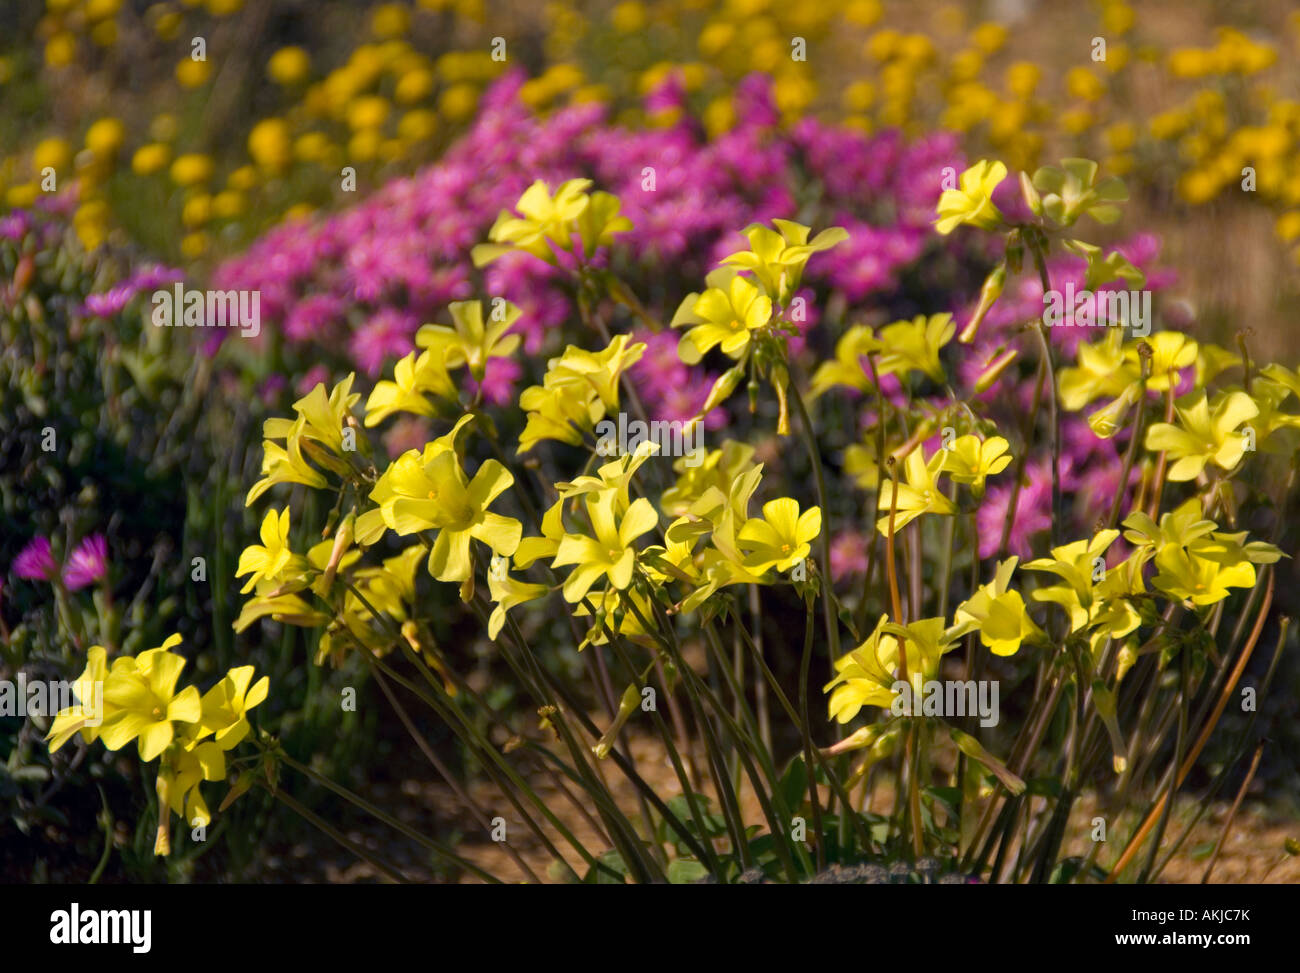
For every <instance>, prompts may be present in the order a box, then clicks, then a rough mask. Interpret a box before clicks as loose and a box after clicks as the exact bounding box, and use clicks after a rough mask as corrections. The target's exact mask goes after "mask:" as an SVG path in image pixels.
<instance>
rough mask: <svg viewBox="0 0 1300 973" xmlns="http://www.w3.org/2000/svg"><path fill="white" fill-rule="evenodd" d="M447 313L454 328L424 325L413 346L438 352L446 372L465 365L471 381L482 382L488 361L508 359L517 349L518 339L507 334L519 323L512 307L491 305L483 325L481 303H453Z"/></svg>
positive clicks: (511, 305) (509, 305) (516, 310)
mask: <svg viewBox="0 0 1300 973" xmlns="http://www.w3.org/2000/svg"><path fill="white" fill-rule="evenodd" d="M448 310H449V311H451V319H452V321H453V322H454V325H455V326H454V328H448V327H446V326H444V325H440V324H426V325H425V326H424V327H422V328H420V330H419V331H418V332H416V335H415V343H416V344H417V345H419V346H420V347H421V348H430V349H435V350H436V351H441V353H442V356H443V363H444V364H445V365H446V366H447V367H448V368H459V367H460V366H462V365H468V366H469V370H470V374H471V375H473V376H474V380H475V381H478V382H481V381H483V373H484V371H485V369H486V368H487V363H488V361H489V359H492V358H507V357H509V356H510V355H512V354H513V353H514V351H515V349H516V348H518V347H519V342H520V337H519V335H517V334H507V333H506V332H508V331H509V330H510V329H511V328H512V327H514V324H515V322H516V321H517V320H519V314H520V312H519V308H517V307H515V306H514V305H513V304H510V303H508V302H505V303H502V304H501V305H500V306H498V305H496V304H495V303H494V305H493V308H492V312H491V314H490V321H489V323H488V324H486V325H485V324H484V323H483V304H482V303H481V302H480V301H453V302H452V303H451V304H450V305H448Z"/></svg>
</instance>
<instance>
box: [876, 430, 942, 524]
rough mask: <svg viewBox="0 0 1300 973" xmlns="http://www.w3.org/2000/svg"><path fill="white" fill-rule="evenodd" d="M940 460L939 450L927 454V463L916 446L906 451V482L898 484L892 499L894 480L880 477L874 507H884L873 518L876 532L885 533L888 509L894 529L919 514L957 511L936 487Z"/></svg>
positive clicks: (937, 485) (888, 516) (940, 452)
mask: <svg viewBox="0 0 1300 973" xmlns="http://www.w3.org/2000/svg"><path fill="white" fill-rule="evenodd" d="M943 460H944V457H943V450H940V451H939V452H937V453H935V454H934V455H933V456H931V457H930V462H928V463H927V462H926V461H925V456H924V455H923V452H922V449H921V447H920V446H918V447H916V448H915V449H913V450H912V451H911V452H910V453H908V454H907V460H906V461H905V465H904V467H903V470H904V474H905V478H906V482H904V483H900V484H899V485H898V500H897V501H895V500H894V481H893V480H892V479H890V478H888V477H885V478H882V479H881V483H880V501H879V503H878V504H877V508H878V509H879V510H882V511H884V516H883V517H881V518H880V519H879V520H878V521H876V529H877V530H879V531H880V533H882V534H885V535H888V533H889V520H890V514H889V512H890V510H891V509H893V510H894V518H893V520H894V532H895V533H897V532H898V531H900V530H902V529H903V527H904V526H906V525H907V524H909V523H911V522H912V521H913V520H915V519H916V518H917V517H919V516H921V515H922V514H927V513H933V514H941V515H944V516H947V515H951V514H955V513H956V512H957V508H956V506H954V504H953V502H952V501H951V500H949V499H948V498H947V497H946V496H944V494H943V491H942V490H940V489H939V483H938V477H939V471H940V469H941V468H942V466H943Z"/></svg>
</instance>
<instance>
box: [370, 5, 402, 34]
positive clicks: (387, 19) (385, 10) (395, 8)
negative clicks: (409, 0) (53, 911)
mask: <svg viewBox="0 0 1300 973" xmlns="http://www.w3.org/2000/svg"><path fill="white" fill-rule="evenodd" d="M410 29H411V12H410V11H409V10H408V9H407V8H406V7H404V6H402V5H401V4H400V3H381V4H380V5H379V6H377V7H376V8H375V9H374V12H373V13H372V14H371V15H370V31H371V33H373V34H374V35H375V36H376V37H378V38H381V39H387V38H391V37H401V36H402V35H403V34H405V33H406V32H407V31H409V30H410Z"/></svg>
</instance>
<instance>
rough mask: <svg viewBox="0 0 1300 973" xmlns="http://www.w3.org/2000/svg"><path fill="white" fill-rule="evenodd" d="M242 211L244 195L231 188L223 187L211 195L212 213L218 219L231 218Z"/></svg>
mask: <svg viewBox="0 0 1300 973" xmlns="http://www.w3.org/2000/svg"><path fill="white" fill-rule="evenodd" d="M243 211H244V197H243V196H242V195H241V194H240V193H237V192H235V191H234V190H233V189H225V190H222V191H221V192H219V193H217V194H216V195H215V196H213V197H212V215H213V216H215V217H216V218H217V219H219V220H228V219H233V218H234V217H236V216H238V215H239V214H240V213H242V212H243Z"/></svg>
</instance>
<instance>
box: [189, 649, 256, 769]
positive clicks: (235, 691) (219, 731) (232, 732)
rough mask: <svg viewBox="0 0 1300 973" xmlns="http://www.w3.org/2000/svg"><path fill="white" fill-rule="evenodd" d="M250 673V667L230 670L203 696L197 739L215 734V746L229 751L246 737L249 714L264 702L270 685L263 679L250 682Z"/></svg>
mask: <svg viewBox="0 0 1300 973" xmlns="http://www.w3.org/2000/svg"><path fill="white" fill-rule="evenodd" d="M253 672H254V669H253V667H252V666H240V667H239V668H237V669H231V670H230V671H229V672H227V673H226V675H225V677H224V678H223V679H222V680H221V681H220V682H219V683H217V684H216V685H215V686H213V687H212V688H211V689H209V690H208V691H207V692H206V693H204V694H203V699H202V706H201V708H202V711H203V715H202V717H201V719H200V721H199V732H198V737H197V739H202V738H203V737H205V736H207V735H208V734H215V737H214V738H213V739H214V742H215V743H216V744H217V746H218V747H220V748H221V749H222V750H230V749H232V748H233V747H235V746H237V745H238V744H239V742H240V741H241V740H243V739H244V737H246V736H247V735H248V731H249V730H250V729H251V727H250V726H249V723H248V711H249V710H250V709H252V708H253V707H254V706H257V705H259V704H260V703H261V702H262V701H263V700H265V699H266V694H267V691H268V689H269V688H270V686H271V680H270V679H269V678H268V677H266V676H263V677H262V678H261V679H259V680H258V681H257V682H256V683H253ZM250 684H251V685H250Z"/></svg>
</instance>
